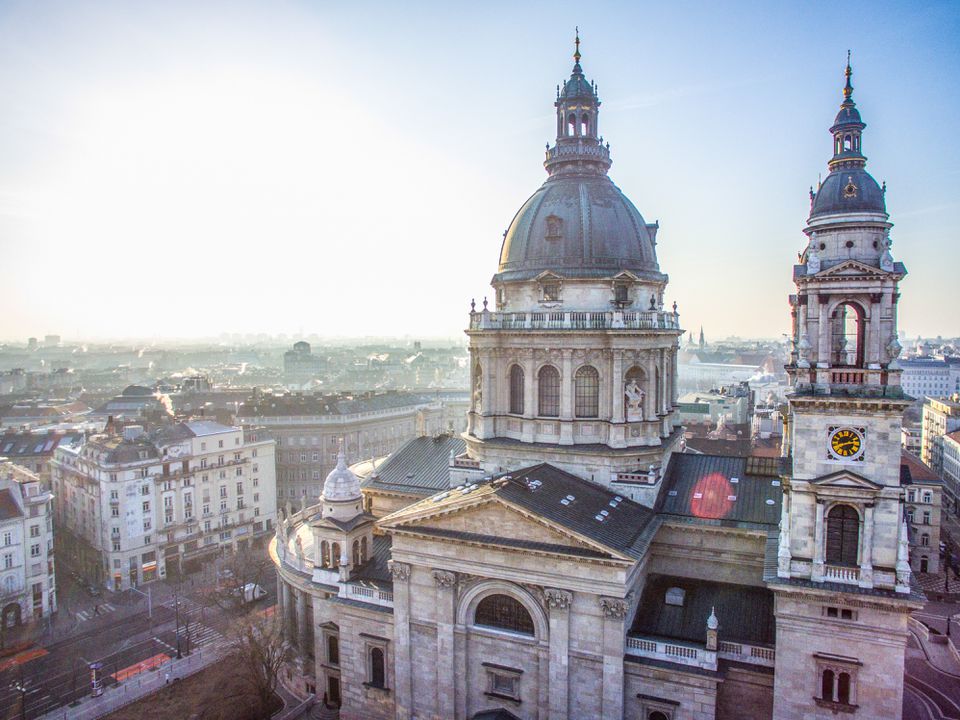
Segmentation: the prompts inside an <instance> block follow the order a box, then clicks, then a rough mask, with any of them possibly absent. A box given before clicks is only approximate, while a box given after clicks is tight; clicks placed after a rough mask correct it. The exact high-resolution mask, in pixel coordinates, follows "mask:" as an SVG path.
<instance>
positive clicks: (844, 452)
mask: <svg viewBox="0 0 960 720" xmlns="http://www.w3.org/2000/svg"><path fill="white" fill-rule="evenodd" d="M830 452H831V453H832V454H833V456H834V457H835V458H838V459H840V460H856V459H858V458H859V457H860V455H861V454H862V453H863V433H862V432H860V431H859V430H855V429H854V428H849V427H840V428H834V429H833V430H832V431H831V432H830Z"/></svg>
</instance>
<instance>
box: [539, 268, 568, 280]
mask: <svg viewBox="0 0 960 720" xmlns="http://www.w3.org/2000/svg"><path fill="white" fill-rule="evenodd" d="M534 280H536V281H537V282H544V281H549V280H563V277H562V276H560V275H557V274H556V273H555V272H553V271H552V270H544V271H543V272H542V273H540V274H539V275H537V276H536V277H535V278H534Z"/></svg>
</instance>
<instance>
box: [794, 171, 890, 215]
mask: <svg viewBox="0 0 960 720" xmlns="http://www.w3.org/2000/svg"><path fill="white" fill-rule="evenodd" d="M883 195H884V193H883V190H882V189H881V188H880V186H879V185H878V184H877V181H876V180H874V179H873V177H872V176H871V175H870V173H868V172H867V171H866V170H864V169H863V168H862V167H849V168H838V169H837V170H834V171H833V172H831V173H830V174H829V175H827V178H826V180H824V181H823V184H822V185H820V189H819V190H817V194H816V195H815V196H814V198H813V207H812V208H810V219H811V220H813V219H814V218H817V217H820V216H822V215H837V214H841V213H882V214H886V212H887V206H886V203H885V202H884V196H883Z"/></svg>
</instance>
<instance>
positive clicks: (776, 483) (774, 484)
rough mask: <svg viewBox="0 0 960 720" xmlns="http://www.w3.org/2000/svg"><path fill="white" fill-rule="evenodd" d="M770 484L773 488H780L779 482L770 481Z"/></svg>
mask: <svg viewBox="0 0 960 720" xmlns="http://www.w3.org/2000/svg"><path fill="white" fill-rule="evenodd" d="M770 484H771V485H773V486H774V487H780V481H779V480H771V481H770Z"/></svg>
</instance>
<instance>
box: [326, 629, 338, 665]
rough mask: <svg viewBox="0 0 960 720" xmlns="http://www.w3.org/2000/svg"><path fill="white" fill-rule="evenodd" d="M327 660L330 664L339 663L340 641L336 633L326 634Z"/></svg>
mask: <svg viewBox="0 0 960 720" xmlns="http://www.w3.org/2000/svg"><path fill="white" fill-rule="evenodd" d="M327 662H328V663H330V664H331V665H339V664H340V641H339V640H337V636H336V635H327Z"/></svg>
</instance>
